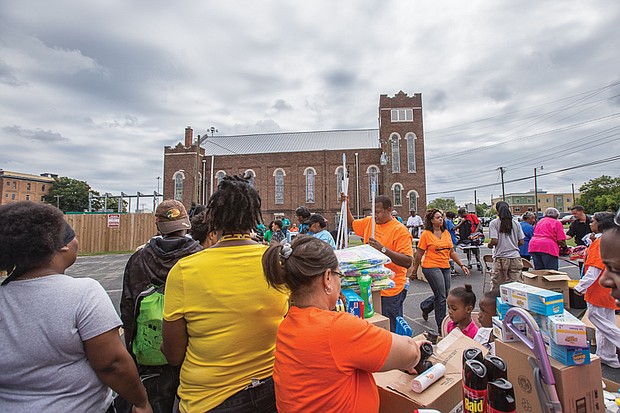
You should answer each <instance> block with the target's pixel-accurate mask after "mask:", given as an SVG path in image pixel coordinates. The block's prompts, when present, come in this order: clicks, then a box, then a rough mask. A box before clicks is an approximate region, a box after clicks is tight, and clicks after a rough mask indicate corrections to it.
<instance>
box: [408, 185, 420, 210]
mask: <svg viewBox="0 0 620 413" xmlns="http://www.w3.org/2000/svg"><path fill="white" fill-rule="evenodd" d="M418 197H419V196H418V192H417V191H414V190H411V191H409V192H407V198H409V210H410V211H411V210H412V209H413V210H414V211H416V212H417V211H418Z"/></svg>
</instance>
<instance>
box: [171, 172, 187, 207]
mask: <svg viewBox="0 0 620 413" xmlns="http://www.w3.org/2000/svg"><path fill="white" fill-rule="evenodd" d="M172 179H173V180H174V199H176V200H177V201H182V200H183V180H184V179H185V174H183V172H181V171H177V172H176V173H175V174H174V176H173V177H172Z"/></svg>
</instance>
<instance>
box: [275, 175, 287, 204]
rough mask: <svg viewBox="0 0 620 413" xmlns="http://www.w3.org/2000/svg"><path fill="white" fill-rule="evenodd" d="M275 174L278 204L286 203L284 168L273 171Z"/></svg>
mask: <svg viewBox="0 0 620 413" xmlns="http://www.w3.org/2000/svg"><path fill="white" fill-rule="evenodd" d="M273 176H274V177H275V179H276V204H283V203H284V177H285V176H286V174H285V173H284V169H282V168H278V169H276V170H275V171H274V172H273Z"/></svg>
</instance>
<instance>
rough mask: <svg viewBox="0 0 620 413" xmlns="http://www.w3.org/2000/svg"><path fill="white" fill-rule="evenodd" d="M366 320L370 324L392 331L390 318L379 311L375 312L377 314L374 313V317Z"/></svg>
mask: <svg viewBox="0 0 620 413" xmlns="http://www.w3.org/2000/svg"><path fill="white" fill-rule="evenodd" d="M366 321H368V322H369V323H370V324H374V325H376V326H377V327H381V328H383V329H385V330H388V331H390V319H389V318H387V317H386V316H384V315H381V314H379V313H377V312H375V315H373V316H372V317H370V318H367V319H366Z"/></svg>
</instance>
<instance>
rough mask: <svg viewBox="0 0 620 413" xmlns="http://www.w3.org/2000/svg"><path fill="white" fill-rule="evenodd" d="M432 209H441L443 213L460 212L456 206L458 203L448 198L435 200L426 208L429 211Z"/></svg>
mask: <svg viewBox="0 0 620 413" xmlns="http://www.w3.org/2000/svg"><path fill="white" fill-rule="evenodd" d="M431 208H437V209H441V210H442V211H443V212H446V211H452V212H454V213H456V211H457V210H458V206H457V205H456V202H454V199H447V198H435V199H433V200H432V201H431V202H430V203H429V204H428V206H427V207H426V209H427V210H429V209H431Z"/></svg>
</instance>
